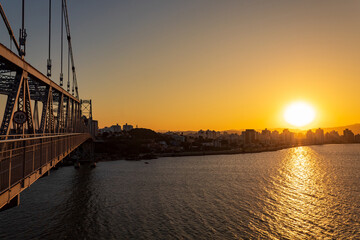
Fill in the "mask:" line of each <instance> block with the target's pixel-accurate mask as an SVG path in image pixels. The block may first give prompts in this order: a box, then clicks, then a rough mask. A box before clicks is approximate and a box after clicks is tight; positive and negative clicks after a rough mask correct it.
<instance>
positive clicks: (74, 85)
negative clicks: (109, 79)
mask: <svg viewBox="0 0 360 240" xmlns="http://www.w3.org/2000/svg"><path fill="white" fill-rule="evenodd" d="M62 3H63V6H64V19H65V26H66V34H67V40H68V47H69V55H70V60H71V69H72V76H73V86H72V94H73V95H74V88H75V97H76V98H79V92H78V86H77V79H76V71H75V64H74V56H73V51H72V45H71V35H70V24H69V16H68V11H67V5H66V0H63V1H62Z"/></svg>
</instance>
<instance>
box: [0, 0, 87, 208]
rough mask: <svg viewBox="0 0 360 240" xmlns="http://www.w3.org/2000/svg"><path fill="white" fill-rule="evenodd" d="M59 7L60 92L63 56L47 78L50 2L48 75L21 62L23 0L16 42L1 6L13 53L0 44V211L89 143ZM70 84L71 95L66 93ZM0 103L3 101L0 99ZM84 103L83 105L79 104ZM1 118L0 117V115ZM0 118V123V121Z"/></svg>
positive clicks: (64, 8)
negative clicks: (57, 75) (0, 108)
mask: <svg viewBox="0 0 360 240" xmlns="http://www.w3.org/2000/svg"><path fill="white" fill-rule="evenodd" d="M61 2H62V9H61V16H62V21H61V37H62V38H61V51H63V31H64V30H63V25H65V27H66V35H67V42H68V44H67V46H68V61H69V62H68V65H69V66H70V62H71V75H72V81H71V79H70V68H68V69H69V70H68V71H69V73H68V76H69V77H68V82H67V90H65V89H64V88H63V72H62V71H63V70H62V69H63V67H62V65H63V53H62V52H61V73H60V84H59V85H58V84H57V83H55V82H54V81H52V80H51V79H50V77H51V58H50V46H51V45H50V44H51V41H50V39H51V37H50V36H51V35H50V34H51V11H52V9H51V0H49V59H48V61H47V76H45V75H44V74H42V73H41V72H40V71H38V70H37V69H36V68H34V67H33V66H31V65H30V64H29V63H28V62H26V61H25V42H26V30H25V28H24V0H23V1H22V4H23V5H22V10H23V11H22V28H21V29H20V34H19V43H18V42H17V41H16V38H15V36H14V33H13V31H12V29H11V27H10V23H9V22H8V20H7V17H6V15H5V11H4V9H3V7H2V5H1V3H0V14H1V16H2V19H3V21H4V23H5V25H6V27H7V30H8V32H9V35H10V39H11V41H12V42H13V44H14V45H15V47H16V50H17V53H14V52H13V51H11V50H10V49H9V48H7V47H6V46H4V45H3V44H0V95H3V99H5V98H7V100H6V103H5V102H3V103H1V102H0V106H1V105H4V108H5V109H4V111H3V117H2V122H1V126H0V209H2V210H3V209H6V208H10V207H12V206H17V205H18V204H19V196H20V193H21V192H22V191H23V190H24V189H26V188H27V187H29V186H30V185H31V184H32V183H34V182H35V181H36V180H37V179H39V178H40V177H41V176H43V175H45V174H49V171H50V169H51V168H53V167H55V166H56V165H57V164H58V163H59V162H60V161H62V160H63V159H64V158H65V157H66V156H68V155H69V154H70V153H71V152H72V151H74V150H75V149H76V148H78V147H79V146H81V145H82V144H83V143H85V142H89V141H92V139H93V135H92V134H91V130H92V129H93V126H92V113H91V111H92V108H91V106H90V109H91V111H90V112H89V111H87V112H89V113H88V116H87V117H88V118H86V117H84V116H83V112H82V103H86V105H87V106H86V107H87V109H89V106H88V105H89V103H90V104H91V100H90V101H89V100H80V99H79V95H78V87H77V81H76V73H75V66H74V59H73V55H72V46H71V37H70V27H69V19H68V14H67V6H66V0H62V1H61ZM70 82H72V92H70ZM1 101H3V100H1ZM84 105H85V104H84ZM0 116H1V115H0ZM0 120H1V119H0Z"/></svg>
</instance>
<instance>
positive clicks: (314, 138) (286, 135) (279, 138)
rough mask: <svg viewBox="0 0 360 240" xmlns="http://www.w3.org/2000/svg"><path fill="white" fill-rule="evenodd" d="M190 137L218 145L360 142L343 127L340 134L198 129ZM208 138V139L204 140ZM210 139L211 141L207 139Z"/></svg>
mask: <svg viewBox="0 0 360 240" xmlns="http://www.w3.org/2000/svg"><path fill="white" fill-rule="evenodd" d="M190 136H191V137H195V138H196V137H198V138H202V139H204V141H205V142H206V143H205V144H206V145H211V144H212V145H213V146H219V142H222V143H224V140H225V141H227V143H228V144H234V143H235V144H236V145H240V146H251V145H261V146H282V145H311V144H326V143H360V134H357V135H355V134H354V133H353V132H352V131H351V130H349V129H345V130H344V131H343V134H342V135H340V134H339V133H338V132H337V131H331V132H327V133H325V132H324V130H323V129H321V128H318V129H316V130H314V131H313V130H308V131H307V132H305V133H303V132H299V133H294V132H291V131H289V130H288V129H284V130H283V131H282V132H281V133H280V132H279V131H277V130H274V131H270V130H268V129H264V130H262V131H261V132H258V131H256V130H255V129H246V130H245V131H242V133H241V134H236V133H235V134H234V133H233V134H228V133H226V132H222V133H221V132H216V131H210V130H207V131H203V130H200V131H198V132H197V133H195V134H192V135H190ZM206 140H208V141H206ZM209 140H211V141H209Z"/></svg>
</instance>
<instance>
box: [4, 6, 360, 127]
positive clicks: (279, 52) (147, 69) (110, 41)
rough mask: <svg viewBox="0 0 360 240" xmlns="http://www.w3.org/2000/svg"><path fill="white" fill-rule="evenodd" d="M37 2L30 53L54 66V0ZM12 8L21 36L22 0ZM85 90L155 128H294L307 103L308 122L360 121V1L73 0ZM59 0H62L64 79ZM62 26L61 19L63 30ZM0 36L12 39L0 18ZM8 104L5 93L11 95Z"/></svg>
mask: <svg viewBox="0 0 360 240" xmlns="http://www.w3.org/2000/svg"><path fill="white" fill-rule="evenodd" d="M25 2H26V18H25V26H26V29H27V33H28V37H27V44H28V45H27V46H28V48H27V49H28V52H27V56H26V60H27V61H28V62H29V63H30V64H31V65H33V66H34V67H37V68H39V69H40V70H41V71H42V72H43V73H45V72H46V59H47V40H48V39H47V34H48V32H47V28H48V25H47V24H48V19H47V15H46V14H37V13H38V12H47V8H48V1H46V0H41V1H37V2H36V4H35V3H32V2H31V1H25ZM2 4H3V7H4V9H5V11H6V14H7V15H8V18H9V21H10V23H11V26H12V28H13V30H14V32H15V35H16V37H17V36H18V29H19V27H20V20H21V18H20V13H21V1H20V0H11V1H10V0H4V1H2ZM68 5H69V9H70V10H69V18H70V23H71V33H72V41H73V46H74V56H75V64H76V67H77V75H78V84H79V89H80V92H79V94H80V97H81V98H84V99H89V98H91V99H92V100H93V105H94V108H93V109H94V118H95V119H98V120H99V127H105V126H109V125H111V124H112V123H113V122H116V121H117V119H124V122H131V123H136V124H138V125H139V126H143V127H146V128H151V129H158V130H161V129H165V130H174V131H175V130H197V129H201V128H203V129H218V130H227V129H246V128H255V129H262V128H265V127H269V128H292V127H291V125H290V124H289V123H287V122H286V121H285V120H284V118H283V113H284V111H285V108H286V106H287V105H288V104H290V103H291V102H294V101H299V100H301V101H306V102H308V103H310V104H311V105H312V106H313V107H314V109H315V110H316V113H317V114H316V118H315V119H314V121H313V122H312V123H310V124H309V125H307V126H304V129H307V128H317V127H322V126H326V127H327V126H344V125H349V124H353V123H356V122H359V119H360V111H358V110H357V109H360V98H359V97H358V94H357V89H360V81H359V77H360V72H359V67H358V66H360V58H359V56H360V47H359V44H358V43H359V42H360V24H359V23H360V15H359V14H358V13H359V11H360V5H359V2H358V1H355V0H350V1H345V2H344V1H341V2H340V1H333V0H329V1H284V0H276V1H275V0H274V1H266V0H260V1H256V2H254V1H232V0H229V1H215V0H214V1H213V0H199V1H195V2H194V1H190V0H185V1H165V0H154V1H144V0H143V1H136V2H134V1H114V0H112V1H111V0H107V1H102V2H101V3H100V2H99V1H95V0H89V1H86V3H84V2H80V1H69V2H68ZM59 6H60V1H53V26H54V29H53V34H54V35H53V43H52V46H53V48H52V60H53V66H54V69H53V77H52V79H53V80H54V81H56V82H58V79H59V69H57V68H56V67H55V66H58V65H59V64H58V63H59V61H60V58H59V54H60V50H59V48H60V42H59V34H60V29H59V24H58V23H59V20H60V8H59ZM55 26H57V27H55ZM0 33H3V34H0V42H1V43H3V44H5V45H6V46H8V47H9V38H8V35H7V31H6V28H5V26H4V24H3V23H0ZM4 102H5V99H4V98H1V99H0V107H1V108H3V106H2V105H1V104H3V103H4Z"/></svg>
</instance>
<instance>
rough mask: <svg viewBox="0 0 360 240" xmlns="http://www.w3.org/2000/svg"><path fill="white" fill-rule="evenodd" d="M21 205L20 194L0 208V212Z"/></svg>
mask: <svg viewBox="0 0 360 240" xmlns="http://www.w3.org/2000/svg"><path fill="white" fill-rule="evenodd" d="M19 205H20V194H18V195H16V197H14V198H13V199H11V200H10V202H9V203H7V204H6V205H4V206H3V207H2V208H0V212H2V211H5V210H8V209H10V208H13V207H17V206H19Z"/></svg>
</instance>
